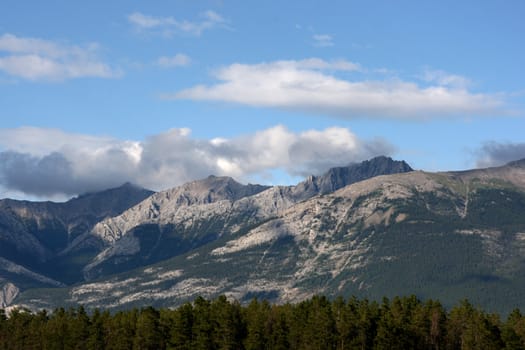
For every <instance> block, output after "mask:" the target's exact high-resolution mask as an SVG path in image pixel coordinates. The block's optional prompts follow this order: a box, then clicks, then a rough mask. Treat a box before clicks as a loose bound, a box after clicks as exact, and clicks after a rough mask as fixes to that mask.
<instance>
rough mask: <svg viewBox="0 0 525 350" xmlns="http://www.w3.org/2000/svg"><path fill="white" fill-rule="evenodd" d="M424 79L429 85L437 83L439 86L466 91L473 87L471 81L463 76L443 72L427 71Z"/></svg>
mask: <svg viewBox="0 0 525 350" xmlns="http://www.w3.org/2000/svg"><path fill="white" fill-rule="evenodd" d="M422 79H423V80H424V81H426V82H428V83H435V84H438V85H439V86H450V87H454V88H460V89H465V88H467V87H468V86H469V85H471V81H470V79H468V78H466V77H463V76H461V75H456V74H450V73H447V72H445V71H442V70H429V69H427V70H425V72H424V74H423V76H422Z"/></svg>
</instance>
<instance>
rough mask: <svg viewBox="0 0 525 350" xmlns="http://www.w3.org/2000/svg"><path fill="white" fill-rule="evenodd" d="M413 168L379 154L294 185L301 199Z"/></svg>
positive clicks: (310, 177)
mask: <svg viewBox="0 0 525 350" xmlns="http://www.w3.org/2000/svg"><path fill="white" fill-rule="evenodd" d="M410 171H413V169H412V168H411V167H410V165H408V164H407V163H406V162H405V161H397V160H393V159H392V158H390V157H386V156H379V157H375V158H372V159H370V160H365V161H363V162H361V163H354V164H350V165H348V166H345V167H335V168H331V169H329V170H328V171H327V172H326V173H325V174H323V175H321V176H313V175H312V176H309V177H308V178H307V179H306V180H305V181H303V182H301V183H299V184H298V185H297V186H296V187H295V191H296V195H297V196H298V197H300V198H302V199H306V198H309V197H311V196H313V195H317V194H326V193H331V192H334V191H336V190H338V189H340V188H343V187H345V186H348V185H351V184H353V183H356V182H359V181H363V180H366V179H369V178H372V177H375V176H379V175H390V174H398V173H406V172H410Z"/></svg>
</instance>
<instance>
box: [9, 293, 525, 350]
mask: <svg viewBox="0 0 525 350" xmlns="http://www.w3.org/2000/svg"><path fill="white" fill-rule="evenodd" d="M0 349H246V350H252V349H253V350H256V349H378V350H379V349H390V350H392V349H465V350H466V349H508V350H510V349H525V317H524V316H523V315H522V314H521V313H520V311H518V310H514V311H513V312H512V313H511V314H510V315H509V316H508V318H507V319H506V320H505V321H502V320H501V319H500V317H499V316H498V315H496V314H489V313H486V312H484V311H483V310H481V309H479V308H476V307H474V306H473V305H472V304H470V303H469V302H468V301H466V300H465V301H462V302H461V303H460V304H459V305H456V306H455V307H453V308H452V309H451V310H450V311H448V312H447V311H446V310H445V309H444V307H443V306H442V305H441V303H440V302H438V301H433V300H428V301H425V302H422V301H420V300H418V299H417V298H416V297H415V296H410V297H403V298H400V297H395V298H393V299H392V300H389V299H387V298H384V299H383V301H382V302H381V303H377V302H370V301H368V300H367V299H363V300H359V299H357V298H355V297H352V298H351V299H349V300H344V299H343V298H340V297H339V298H337V299H335V300H333V301H330V300H328V299H327V298H326V297H324V296H314V297H313V298H311V299H308V300H305V301H303V302H301V303H298V304H285V305H271V304H269V303H268V302H266V301H262V302H261V301H258V300H257V299H253V300H252V301H251V302H250V303H249V304H248V305H246V306H241V305H240V304H239V303H238V302H236V301H234V302H231V301H229V300H228V299H227V298H226V297H225V296H220V297H218V298H217V299H215V300H212V301H209V300H206V299H203V298H201V297H198V298H197V299H195V300H194V302H193V303H186V304H183V305H182V306H180V307H178V308H177V309H174V310H170V309H160V310H157V309H154V308H152V307H146V308H142V309H140V310H139V309H132V310H128V311H120V312H117V313H115V314H110V313H109V312H108V311H100V310H95V311H94V312H92V313H91V314H88V313H87V312H86V311H85V310H84V308H83V307H82V306H81V307H78V308H71V309H69V310H65V309H63V308H59V309H56V310H55V311H54V312H53V313H52V314H48V313H47V312H46V311H40V312H38V313H31V312H29V311H27V310H14V311H12V312H11V314H10V315H9V318H7V317H6V314H5V312H4V311H3V310H0Z"/></svg>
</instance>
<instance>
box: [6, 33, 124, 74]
mask: <svg viewBox="0 0 525 350" xmlns="http://www.w3.org/2000/svg"><path fill="white" fill-rule="evenodd" d="M97 51H98V45H97V44H89V45H86V46H83V47H81V46H72V45H63V44H58V43H55V42H52V41H48V40H42V39H37V38H24V37H17V36H15V35H12V34H4V35H2V36H0V71H3V72H5V73H7V74H9V75H12V76H15V77H20V78H23V79H27V80H51V81H61V80H66V79H74V78H82V77H98V78H114V77H118V76H120V75H121V74H122V72H121V71H119V70H118V69H114V68H112V67H110V66H109V65H108V64H106V63H104V62H102V61H100V59H99V58H98V57H97ZM2 53H3V54H2Z"/></svg>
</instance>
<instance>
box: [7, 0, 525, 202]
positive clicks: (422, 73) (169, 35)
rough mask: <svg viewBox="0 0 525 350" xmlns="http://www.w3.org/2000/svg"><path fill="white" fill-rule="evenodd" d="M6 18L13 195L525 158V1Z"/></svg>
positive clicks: (21, 5) (213, 2)
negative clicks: (375, 162) (377, 160)
mask: <svg viewBox="0 0 525 350" xmlns="http://www.w3.org/2000/svg"><path fill="white" fill-rule="evenodd" d="M0 7H1V8H2V10H1V11H0V198H4V197H10V198H17V199H30V200H65V199H67V198H71V197H72V196H76V195H78V194H82V193H85V192H93V191H98V190H103V189H106V188H110V187H116V186H119V185H121V184H123V183H124V182H132V183H135V184H137V185H140V186H143V187H146V188H150V189H153V190H163V189H167V188H171V187H174V186H178V185H181V184H183V183H185V182H188V181H192V180H196V179H200V178H204V177H207V176H208V175H211V174H214V175H224V176H232V177H233V178H235V179H236V180H238V181H240V182H242V183H248V182H250V183H262V184H271V185H275V184H293V183H296V182H298V181H300V180H301V179H302V178H304V177H305V176H308V175H310V174H314V175H318V174H321V173H323V172H324V171H326V170H327V169H329V168H330V167H334V166H345V165H348V164H351V163H355V162H360V161H363V160H366V159H370V158H372V157H375V156H378V155H387V156H390V157H392V158H394V159H399V160H405V161H407V162H408V163H409V164H410V165H411V166H412V167H413V168H414V169H421V170H426V171H447V170H461V169H469V168H475V167H488V166H498V165H501V164H505V163H507V162H509V161H512V160H516V159H521V158H525V137H524V130H525V79H524V78H525V68H524V63H523V62H525V45H523V37H524V35H525V21H523V18H524V16H525V2H524V1H522V0H507V1H497V0H493V1H492V0H475V1H474V0H464V1H451V0H442V1H419V0H411V1H408V0H399V1H388V0H383V1H380V0H377V1H353V0H345V1H336V0H332V1H330V0H328V1H309V0H302V1H295V0H291V1H274V0H267V1H241V0H235V1H234V0H232V1H229V0H223V1H220V0H209V1H206V0H202V1H188V0H169V1H168V0H157V1H136V0H114V1H113V0H112V1H100V0H92V1H65V0H64V1H55V0H49V1H27V0H0Z"/></svg>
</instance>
